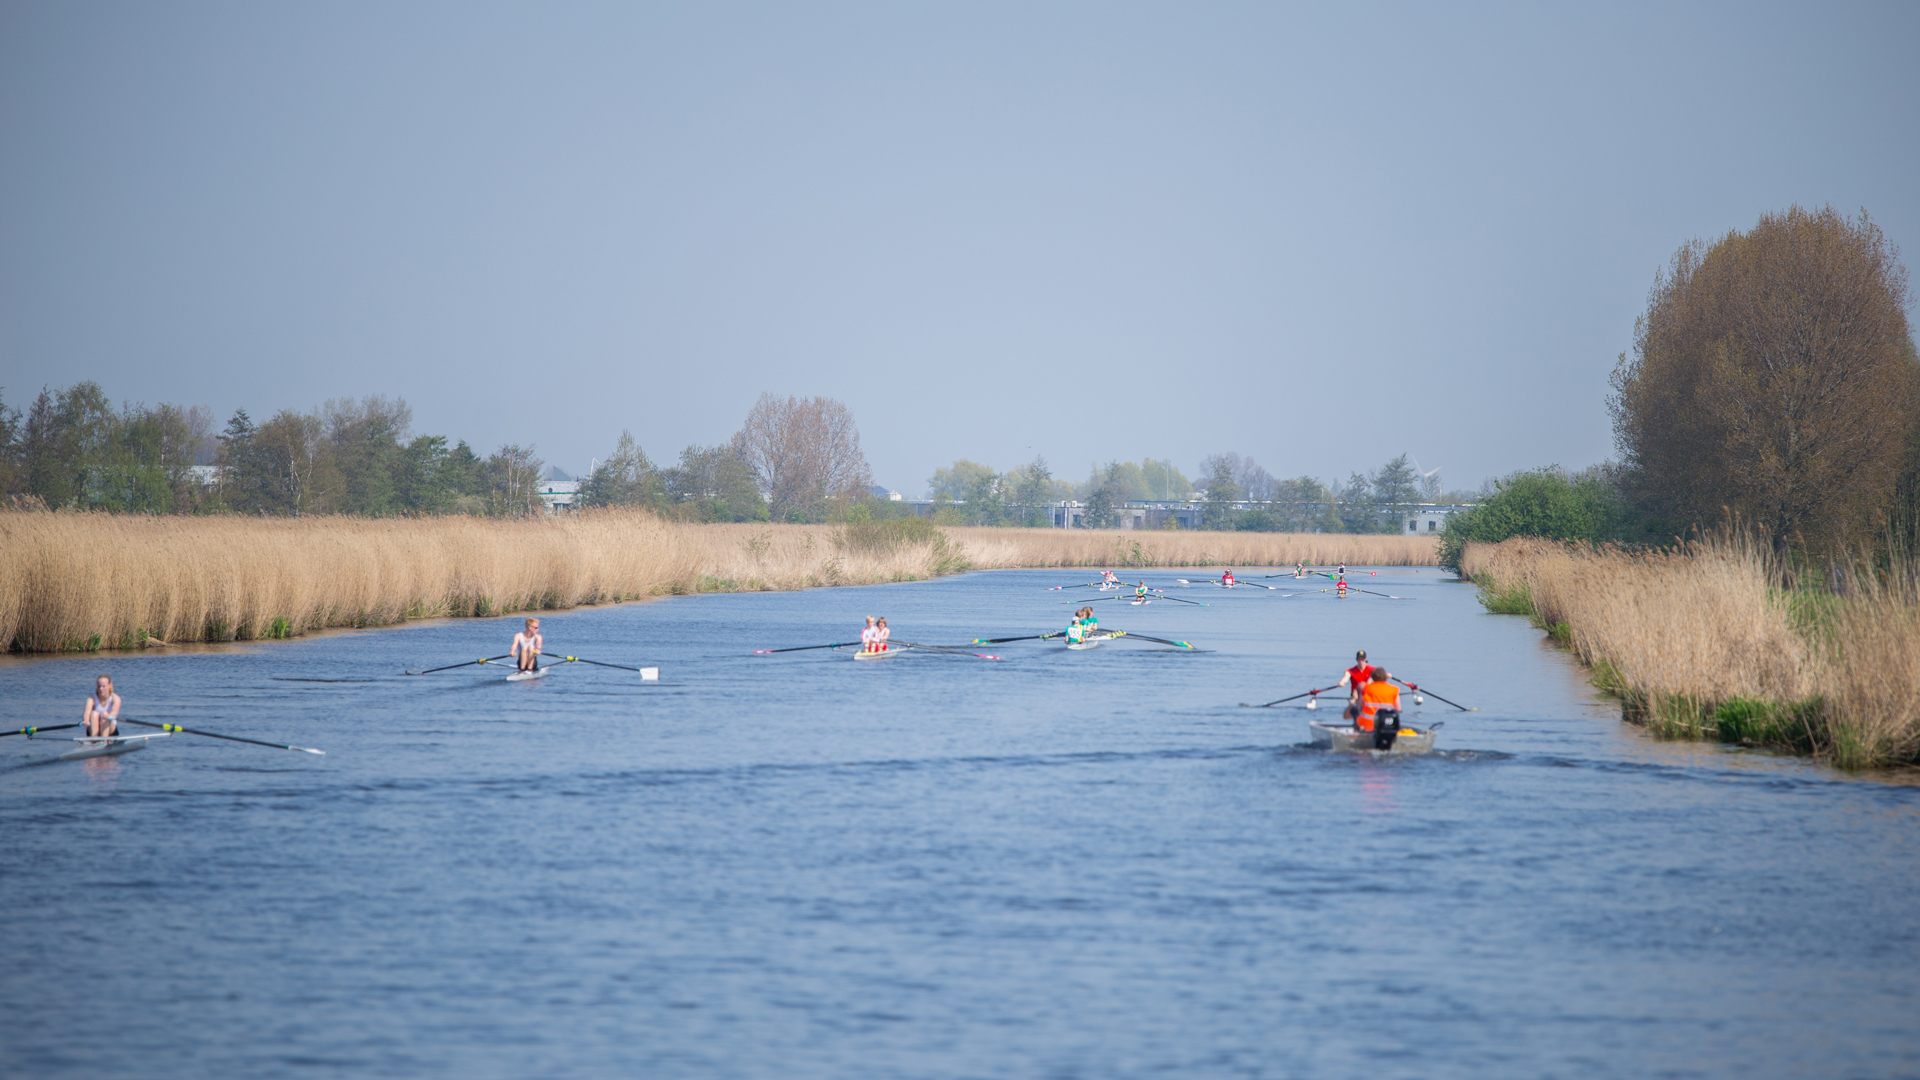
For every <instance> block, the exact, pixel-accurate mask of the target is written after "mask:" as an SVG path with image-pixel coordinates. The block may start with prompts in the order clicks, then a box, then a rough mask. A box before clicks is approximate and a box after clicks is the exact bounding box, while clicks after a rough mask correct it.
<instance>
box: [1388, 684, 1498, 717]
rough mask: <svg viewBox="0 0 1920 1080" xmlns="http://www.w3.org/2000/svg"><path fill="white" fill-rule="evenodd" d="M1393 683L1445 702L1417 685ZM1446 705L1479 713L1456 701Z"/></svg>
mask: <svg viewBox="0 0 1920 1080" xmlns="http://www.w3.org/2000/svg"><path fill="white" fill-rule="evenodd" d="M1393 681H1394V682H1397V683H1400V685H1401V686H1404V687H1406V688H1407V689H1409V690H1411V691H1413V692H1414V693H1415V694H1425V695H1427V696H1428V697H1430V698H1433V699H1435V700H1436V701H1447V699H1446V698H1443V697H1441V696H1440V695H1439V694H1436V693H1434V692H1433V691H1431V690H1428V689H1426V688H1425V687H1422V686H1420V685H1419V684H1418V683H1410V682H1401V681H1400V680H1399V679H1394V680H1393ZM1447 704H1449V705H1451V706H1453V707H1454V708H1456V709H1459V710H1460V711H1461V712H1479V711H1480V710H1479V709H1469V708H1467V707H1466V706H1465V705H1462V704H1460V703H1459V702H1457V701H1447Z"/></svg>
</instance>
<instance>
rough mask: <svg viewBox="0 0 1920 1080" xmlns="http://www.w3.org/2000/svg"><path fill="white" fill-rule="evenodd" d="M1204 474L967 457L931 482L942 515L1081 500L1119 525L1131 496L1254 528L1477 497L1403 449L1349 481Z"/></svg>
mask: <svg viewBox="0 0 1920 1080" xmlns="http://www.w3.org/2000/svg"><path fill="white" fill-rule="evenodd" d="M1196 475H1197V476H1198V477H1199V479H1198V480H1197V481H1192V480H1189V479H1188V478H1187V477H1186V475H1185V474H1184V473H1182V472H1181V471H1180V469H1179V468H1178V467H1177V466H1175V465H1174V464H1173V463H1172V462H1170V461H1156V460H1154V459H1153V458H1143V459H1142V460H1140V461H1138V462H1131V461H1109V462H1107V463H1106V464H1105V465H1095V466H1093V467H1092V470H1091V472H1090V474H1089V476H1088V478H1087V479H1086V481H1085V482H1083V483H1078V484H1075V483H1072V482H1069V481H1066V480H1060V479H1056V478H1055V477H1054V476H1053V473H1052V471H1051V470H1050V469H1049V467H1048V465H1047V461H1046V459H1045V458H1043V457H1041V458H1035V459H1034V460H1033V461H1032V462H1030V463H1028V464H1026V465H1020V466H1016V467H1015V468H1012V469H1009V470H1007V471H1006V472H1004V473H996V472H994V471H993V469H992V468H990V467H988V466H986V465H982V464H981V463H979V462H977V461H972V460H969V459H965V458H962V459H960V460H957V461H955V462H954V463H953V464H951V465H948V466H943V467H941V468H939V469H936V470H934V473H933V475H932V476H930V477H928V478H927V488H928V491H929V494H930V497H931V498H932V500H933V502H934V505H935V511H934V514H935V520H936V521H940V522H943V523H949V524H955V525H1037V526H1044V525H1049V524H1051V523H1052V521H1053V517H1052V510H1051V505H1052V504H1053V503H1055V502H1059V501H1063V500H1075V501H1078V502H1080V503H1081V504H1082V509H1081V514H1080V517H1081V522H1082V524H1083V525H1084V526H1085V527H1087V528H1096V529H1104V528H1113V527H1114V526H1115V525H1117V524H1118V523H1119V520H1120V512H1121V510H1122V509H1123V508H1125V506H1126V505H1127V504H1128V503H1130V502H1188V501H1198V502H1199V503H1200V504H1201V512H1200V516H1199V526H1200V528H1203V529H1215V530H1246V531H1253V532H1345V533H1395V532H1399V531H1401V530H1402V529H1403V528H1405V524H1404V518H1405V514H1406V511H1407V510H1408V509H1410V508H1412V507H1414V506H1416V505H1418V504H1420V503H1423V502H1435V501H1441V500H1444V499H1447V498H1456V499H1466V498H1469V497H1470V496H1466V495H1462V494H1460V493H1451V494H1450V493H1448V492H1445V491H1444V490H1443V489H1442V486H1441V483H1440V479H1439V476H1438V470H1434V471H1433V472H1430V473H1427V474H1425V475H1422V474H1421V473H1420V472H1419V470H1417V469H1416V468H1415V467H1414V465H1413V462H1412V460H1411V458H1410V457H1409V456H1408V455H1406V454H1402V455H1400V456H1398V457H1396V458H1394V459H1393V460H1392V461H1389V462H1387V463H1386V464H1384V465H1382V466H1380V468H1378V469H1376V470H1374V471H1373V472H1371V473H1360V472H1356V473H1353V474H1352V475H1351V476H1349V477H1348V479H1347V480H1346V481H1345V482H1344V483H1342V482H1340V481H1334V482H1332V483H1324V482H1322V481H1320V480H1317V479H1315V478H1313V477H1310V476H1300V477H1296V478H1295V479H1292V480H1276V479H1275V478H1274V477H1273V476H1272V474H1270V473H1268V472H1267V470H1266V469H1265V468H1263V467H1261V465H1260V464H1259V462H1257V461H1255V460H1254V459H1253V458H1251V457H1243V456H1242V455H1240V454H1239V453H1232V452H1230V453H1224V454H1213V455H1210V456H1208V457H1207V458H1205V459H1203V460H1202V461H1201V462H1200V469H1199V472H1198V473H1197V474H1196Z"/></svg>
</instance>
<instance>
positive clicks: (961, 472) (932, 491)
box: [927, 458, 994, 502]
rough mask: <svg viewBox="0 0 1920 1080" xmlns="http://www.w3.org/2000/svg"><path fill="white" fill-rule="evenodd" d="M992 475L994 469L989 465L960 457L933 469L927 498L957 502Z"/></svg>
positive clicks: (928, 482)
mask: <svg viewBox="0 0 1920 1080" xmlns="http://www.w3.org/2000/svg"><path fill="white" fill-rule="evenodd" d="M992 475H994V472H993V470H992V469H990V468H988V467H987V466H985V465H982V464H980V463H979V462H977V461H968V460H967V459H966V458H960V459H958V460H956V461H955V462H954V463H953V464H952V465H950V466H946V467H943V468H937V469H935V470H933V475H932V476H929V477H927V498H929V499H932V500H933V501H934V502H957V501H959V500H961V499H965V498H966V497H967V492H969V491H972V490H973V488H974V485H975V484H977V483H979V482H980V480H981V478H983V477H990V476H992Z"/></svg>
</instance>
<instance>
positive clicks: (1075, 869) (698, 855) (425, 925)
mask: <svg viewBox="0 0 1920 1080" xmlns="http://www.w3.org/2000/svg"><path fill="white" fill-rule="evenodd" d="M1135 576H1136V577H1138V576H1143V575H1142V574H1136V575H1135ZM1144 576H1146V577H1147V578H1148V579H1149V580H1150V581H1151V582H1153V583H1156V584H1171V583H1172V582H1173V578H1174V574H1173V573H1171V572H1165V571H1156V572H1146V573H1144ZM1076 580H1082V575H1080V574H1078V573H1075V572H1061V571H1004V572H996V573H982V574H969V575H964V576H959V577H953V578H946V579H942V580H938V581H930V582H919V583H908V584H899V585H887V586H875V587H869V588H858V589H822V590H814V591H809V592H800V593H777V594H759V595H714V596H699V597H686V598H676V599H668V600H662V601H657V602H653V603H646V604H631V605H622V606H615V607H605V608H595V609H585V610H579V611H572V612H560V613H551V614H548V615H546V616H544V617H543V622H544V626H545V630H546V634H547V639H548V642H549V646H550V648H552V649H553V651H556V652H564V653H572V654H575V655H580V656H586V657H592V658H595V659H604V660H608V661H612V662H616V663H624V664H634V665H640V664H646V665H658V666H659V667H660V668H661V679H660V681H659V682H657V683H643V682H640V681H639V680H638V677H637V676H634V675H630V674H628V673H625V672H621V671H614V670H609V669H602V668H590V667H586V666H584V665H579V664H574V665H566V666H563V667H562V668H560V669H559V670H557V671H555V672H553V673H552V674H551V675H550V676H549V677H547V678H545V679H543V680H539V681H536V682H531V683H521V684H508V683H506V682H504V681H503V680H502V679H501V678H500V675H501V674H503V673H502V672H500V671H499V670H497V669H491V668H487V669H482V668H467V669H463V670H460V671H455V672H449V673H445V674H440V675H431V676H422V677H406V676H402V675H400V674H398V673H399V672H400V671H401V670H402V669H405V668H409V667H426V666H432V665H433V664H436V663H453V662H457V661H460V660H462V659H465V658H467V657H477V656H483V655H492V654H497V653H500V652H504V651H505V649H506V643H507V639H508V638H509V637H510V636H511V634H512V632H513V630H514V629H515V628H516V626H517V620H509V619H500V620H471V619H469V620H447V621H437V622H431V623H422V624H416V625H410V626H405V627H399V628H394V629H386V630H376V631H365V632H349V633H334V634H326V635H321V636H315V637H312V638H308V639H302V640H296V641H291V642H269V643H260V644H252V645H244V646H237V647H231V648H211V649H202V650H196V651H189V652H181V653H177V654H173V655H166V654H164V653H161V652H154V653H149V654H143V655H137V656H118V655H103V656H92V657H79V658H76V657H58V658H39V659H21V658H13V659H10V660H7V661H4V662H0V701H3V702H4V705H0V710H3V711H4V716H3V717H0V725H3V726H4V727H6V728H9V729H11V728H15V727H19V726H21V725H24V724H31V723H40V724H45V723H58V722H64V721H66V720H69V719H72V718H74V717H75V715H76V714H77V713H78V710H79V706H80V702H81V700H82V698H83V697H84V696H85V695H86V694H87V692H88V691H89V689H90V680H91V678H92V676H93V675H94V674H95V673H97V672H102V671H104V672H107V673H110V674H112V675H113V676H114V678H115V680H116V682H117V684H118V686H119V688H120V690H121V692H122V693H123V694H124V695H125V696H126V698H127V701H128V705H127V713H126V714H127V715H128V716H134V717H139V718H143V719H149V720H155V721H166V722H173V723H182V724H186V725H188V726H190V727H203V728H206V729H208V730H212V731H217V732H224V733H230V734H235V735H241V736H247V737H253V738H263V739H268V740H271V741H279V742H290V743H298V744H300V745H305V746H316V747H322V748H324V749H326V751H327V754H326V756H325V757H316V756H311V755H306V754H295V753H289V752H285V751H277V750H268V749H261V748H257V747H250V746H242V745H236V744H232V743H224V742H217V741H214V740H210V739H201V738H193V737H189V736H175V737H172V738H168V739H160V740H156V742H155V744H154V745H153V746H152V747H151V748H150V749H148V750H146V751H144V752H141V753H134V754H128V755H125V756H123V757H118V758H108V759H98V760H93V761H86V762H56V763H49V760H48V759H50V758H52V757H53V756H54V755H55V754H57V753H58V752H59V751H60V750H61V749H63V745H62V744H58V743H52V742H47V741H42V740H28V739H26V738H20V737H14V738H6V739H0V805H3V806H4V810H5V815H6V824H7V839H6V841H5V846H4V849H0V851H3V853H0V907H4V910H5V911H6V912H7V918H6V919H5V921H4V922H0V955H4V957H5V963H4V969H3V970H0V1010H3V1011H4V1015H5V1016H6V1021H5V1025H6V1026H5V1029H4V1031H5V1034H4V1036H0V1074H3V1075H6V1076H20V1077H27V1076H32V1077H88V1078H96V1077H118V1076H129V1077H145V1076H196V1077H283V1076H284V1077H335V1076H338V1077H386V1076H393V1077H413V1076H461V1077H534V1076H539V1077H615V1076H620V1077H625V1076H647V1077H682V1076H684V1077H822V1078H828V1077H849V1076H911V1077H938V1078H945V1077H955V1078H958V1077H1028V1076H1031V1077H1063V1078H1064V1077H1086V1078H1104V1077H1137V1076H1175V1077H1212V1076H1221V1077H1368V1078H1370V1080H1379V1078H1388V1077H1403V1076H1404V1077H1431V1076H1447V1075H1451V1076H1512V1077H1584V1076H1596V1077H1599V1076H1609V1077H1611V1076H1631V1077H1648V1076H1672V1077H1684V1076H1716V1077H1718V1076H1727V1077H1731V1076H1741V1077H1756V1076H1762V1077H1765V1076H1782V1077H1784V1076H1794V1077H1807V1076H1832V1077H1880V1076H1888V1077H1892V1076H1913V1075H1916V1074H1920V1021H1917V1020H1916V1019H1915V1017H1916V1016H1920V930H1917V928H1916V923H1917V922H1920V920H1916V917H1915V916H1916V896H1917V895H1920V894H1917V893H1916V885H1920V788H1916V787H1914V786H1908V785H1905V784H1901V783H1894V782H1887V779H1888V778H1884V777H1883V778H1878V779H1876V778H1856V777H1849V776H1846V775H1844V774H1841V773H1838V772H1836V771H1834V770H1832V769H1829V768H1827V767H1825V766H1823V765H1820V764H1818V763H1814V762H1808V761H1801V760H1795V759H1790V758H1785V757H1780V756H1775V755H1771V754H1765V753H1759V752H1753V751H1744V750H1740V749H1736V748H1729V747H1722V746H1711V745H1692V744H1680V743H1666V742H1659V741H1656V740H1653V739H1650V738H1648V737H1646V736H1645V735H1643V734H1642V733H1641V732H1639V731H1638V730H1636V729H1634V728H1632V727H1630V726H1628V725H1625V724H1622V723H1621V722H1620V721H1619V719H1618V714H1617V710H1616V708H1615V707H1614V706H1612V705H1611V704H1610V703H1608V702H1607V701H1606V700H1605V699H1603V698H1601V697H1600V696H1599V695H1597V694H1596V693H1595V692H1594V691H1593V690H1592V689H1591V688H1590V687H1589V686H1588V685H1587V683H1586V682H1585V679H1584V677H1583V675H1582V673H1581V671H1580V670H1579V669H1578V668H1577V666H1576V665H1574V664H1573V663H1572V662H1571V661H1569V660H1568V659H1567V658H1566V656H1565V655H1564V654H1562V653H1560V652H1559V651H1557V650H1555V649H1554V648H1553V647H1551V646H1550V645H1549V644H1547V643H1545V642H1544V641H1543V639H1542V636H1541V635H1540V634H1539V632H1538V631H1536V630H1534V629H1532V628H1530V627H1529V626H1527V625H1526V623H1525V622H1524V621H1523V620H1520V619H1517V618H1512V617H1505V616H1493V615H1487V614H1485V613H1483V612H1481V610H1480V609H1479V607H1478V605H1477V604H1476V603H1475V602H1474V599H1473V595H1472V590H1471V589H1470V588H1468V587H1466V586H1463V585H1460V584H1457V583H1453V582H1451V581H1448V580H1446V579H1444V578H1443V577H1442V576H1441V575H1440V574H1439V573H1438V572H1436V571H1434V570H1431V569H1427V570H1381V571H1379V573H1378V574H1377V576H1364V575H1362V576H1360V577H1359V578H1358V580H1359V582H1360V584H1361V585H1362V587H1364V588H1368V589H1373V590H1377V591H1379V592H1384V593H1391V594H1394V595H1398V596H1404V597H1408V598H1409V599H1406V600H1388V599H1385V598H1383V597H1378V596H1372V595H1366V594H1359V595H1356V596H1354V597H1351V598H1349V599H1346V600H1336V599H1334V598H1333V597H1332V596H1330V595H1327V594H1324V593H1312V594H1308V595H1303V596H1281V595H1279V594H1272V593H1263V592H1260V591H1258V590H1252V589H1238V590H1235V591H1233V592H1231V593H1227V592H1225V591H1223V590H1219V589H1214V588H1210V589H1189V590H1184V591H1179V590H1176V591H1175V592H1174V593H1173V595H1179V596H1186V597H1190V598H1192V599H1196V600H1202V601H1207V602H1209V603H1210V605H1211V606H1209V607H1204V608H1202V607H1194V606H1189V605H1182V604H1177V603H1173V602H1170V601H1161V602H1158V603H1155V604H1152V605H1150V606H1147V607H1131V606H1129V605H1126V604H1125V603H1124V602H1111V601H1109V602H1102V603H1099V604H1096V605H1095V608H1096V610H1100V609H1107V610H1104V611H1101V620H1102V622H1103V623H1104V624H1105V625H1107V626H1109V627H1122V628H1126V629H1130V630H1135V631H1138V632H1140V633H1146V634H1152V635H1157V636H1163V637H1169V638H1179V639H1185V640H1189V641H1192V642H1193V643H1195V644H1196V645H1198V646H1201V648H1202V649H1203V650H1204V651H1201V652H1198V653H1192V654H1186V653H1180V652H1176V651H1171V650H1166V649H1163V648H1160V647H1158V646H1154V645H1151V644H1149V643H1138V642H1134V643H1129V642H1124V641H1120V642H1112V643H1109V644H1108V645H1107V646H1106V647H1103V648H1100V649H1097V650H1093V651H1088V652H1068V651H1066V650H1063V649H1060V648H1058V647H1057V646H1054V647H1043V646H1038V645H1036V644H1034V643H1032V642H1022V643H1010V644H1006V645H1002V646H996V647H995V648H994V649H993V651H995V652H997V653H998V654H999V655H1001V656H1004V657H1005V658H1006V659H1005V660H1004V661H1002V662H992V661H985V660H978V659H973V658H970V657H956V656H950V655H935V654H926V653H920V654H912V653H909V654H907V655H904V656H901V657H899V658H896V659H893V660H888V661H886V662H883V663H858V662H854V661H851V660H849V659H848V658H847V657H845V656H844V655H838V654H834V653H826V652H800V653H790V654H785V655H778V656H755V655H752V654H751V650H753V649H755V648H767V647H774V646H783V645H799V644H809V643H814V642H826V641H836V640H846V639H848V638H851V637H855V636H857V629H858V625H859V622H860V617H861V616H862V615H865V614H869V613H872V614H884V615H886V616H888V617H889V619H890V621H891V623H892V625H893V628H894V635H895V637H896V638H897V639H904V640H911V641H922V642H941V643H946V642H961V641H967V640H970V639H971V638H973V637H976V636H979V637H995V636H1004V635H1010V634H1019V633H1033V632H1037V631H1039V630H1042V629H1050V628H1054V627H1057V626H1059V625H1061V624H1062V623H1063V622H1064V620H1065V617H1066V613H1067V612H1068V611H1069V610H1071V609H1070V607H1069V606H1067V605H1065V604H1063V603H1062V600H1063V599H1064V600H1088V599H1092V598H1094V597H1095V596H1097V595H1099V594H1096V593H1094V592H1093V590H1090V589H1077V590H1073V591H1070V592H1047V591H1045V586H1048V585H1055V584H1064V583H1069V582H1073V581H1076ZM1274 583H1276V584H1282V585H1288V586H1291V585H1293V584H1294V583H1293V582H1292V581H1291V579H1280V580H1278V581H1277V582H1274ZM1356 647H1365V648H1367V649H1369V650H1370V651H1371V654H1372V656H1373V658H1374V659H1375V660H1376V661H1377V662H1379V663H1381V664H1383V665H1384V666H1386V667H1388V668H1389V669H1391V670H1392V671H1393V672H1394V673H1395V674H1396V675H1399V676H1401V677H1402V678H1407V679H1411V680H1413V681H1416V682H1421V683H1430V684H1431V685H1432V686H1433V687H1434V688H1435V689H1437V690H1438V691H1439V692H1440V693H1441V694H1444V695H1446V696H1447V697H1449V698H1452V699H1453V700H1455V701H1458V702H1461V703H1462V704H1465V705H1471V706H1477V707H1478V711H1476V712H1458V711H1456V710H1454V709H1451V708H1449V707H1446V706H1444V705H1441V704H1439V703H1438V702H1436V701H1434V700H1433V699H1428V702H1427V704H1426V705H1425V707H1424V708H1421V709H1417V710H1414V711H1413V713H1412V715H1411V716H1410V720H1411V721H1412V722H1413V723H1415V724H1416V725H1420V726H1425V725H1426V724H1428V723H1431V722H1433V721H1441V720H1444V721H1445V726H1444V727H1443V728H1441V730H1440V740H1439V747H1440V749H1441V752H1438V753H1435V754H1433V755H1430V756H1423V757H1409V756H1404V755H1403V756H1400V757H1395V758H1390V759H1374V758H1372V757H1370V756H1361V755H1349V754H1334V753H1329V752H1325V751H1319V750H1314V749H1311V748H1310V747H1308V746H1307V745H1305V743H1306V735H1307V728H1306V722H1307V719H1308V718H1309V717H1310V716H1316V715H1317V716H1328V715H1332V712H1331V710H1322V711H1320V712H1319V713H1308V712H1306V711H1304V710H1302V709H1300V708H1298V707H1297V706H1292V705H1289V706H1286V707H1283V708H1274V709H1249V708H1242V707H1240V706H1239V704H1238V703H1240V702H1243V701H1247V702H1259V701H1266V700H1270V699H1272V698H1277V697H1280V696H1282V695H1285V694H1289V693H1294V692H1297V691H1301V690H1305V689H1307V688H1309V687H1312V686H1325V685H1327V684H1328V683H1330V682H1331V681H1332V680H1333V679H1334V678H1336V677H1337V676H1338V673H1339V671H1340V669H1341V668H1342V667H1343V666H1344V665H1345V664H1346V663H1348V662H1351V656H1352V653H1353V650H1354V649H1355V648H1356ZM289 680H340V681H289ZM61 734H71V733H70V732H63V733H61ZM65 746H71V744H65Z"/></svg>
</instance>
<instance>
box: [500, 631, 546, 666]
mask: <svg viewBox="0 0 1920 1080" xmlns="http://www.w3.org/2000/svg"><path fill="white" fill-rule="evenodd" d="M546 644H547V642H546V639H545V638H543V637H541V636H540V620H539V619H528V620H527V628H526V629H525V630H522V631H520V632H519V633H517V634H515V635H513V648H511V649H508V650H507V653H508V654H509V655H510V656H512V657H513V661H514V663H515V664H516V665H518V666H519V668H520V670H521V671H537V670H539V667H540V651H541V650H542V649H544V648H546Z"/></svg>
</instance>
